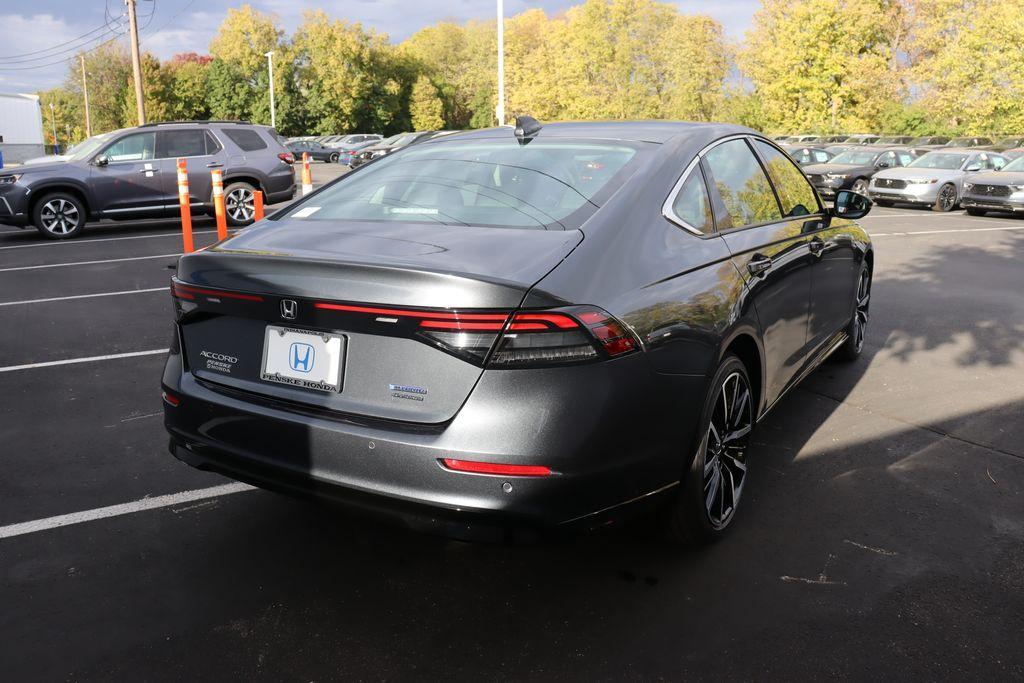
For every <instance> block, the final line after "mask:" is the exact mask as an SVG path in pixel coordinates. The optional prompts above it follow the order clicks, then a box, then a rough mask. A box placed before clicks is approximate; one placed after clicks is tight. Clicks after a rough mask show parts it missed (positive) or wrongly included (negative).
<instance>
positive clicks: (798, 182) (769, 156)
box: [754, 140, 818, 216]
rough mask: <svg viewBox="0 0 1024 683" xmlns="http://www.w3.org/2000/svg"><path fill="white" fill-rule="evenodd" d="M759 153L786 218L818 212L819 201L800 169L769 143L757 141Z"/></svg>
mask: <svg viewBox="0 0 1024 683" xmlns="http://www.w3.org/2000/svg"><path fill="white" fill-rule="evenodd" d="M754 144H756V145H757V149H758V151H759V152H760V153H761V156H762V157H764V161H765V166H767V167H768V176H769V177H770V178H771V179H772V183H773V184H774V185H775V191H776V192H777V193H778V195H779V201H780V202H781V203H782V211H783V215H784V216H806V215H808V214H812V213H817V212H818V200H817V198H816V197H815V196H814V189H813V188H812V187H811V184H810V183H809V182H808V181H807V176H805V175H804V174H803V173H802V172H801V171H800V169H798V168H797V167H796V166H794V165H793V164H792V162H790V160H789V159H787V158H786V155H785V154H783V153H782V152H780V151H779V150H777V149H775V148H774V147H772V146H771V145H769V144H768V143H767V142H761V141H760V140H757V141H756V142H755V143H754Z"/></svg>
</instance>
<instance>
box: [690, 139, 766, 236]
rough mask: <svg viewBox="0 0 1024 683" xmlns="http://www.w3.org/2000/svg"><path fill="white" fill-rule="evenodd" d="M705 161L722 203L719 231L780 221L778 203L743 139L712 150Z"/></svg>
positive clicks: (758, 164)
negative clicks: (723, 207) (723, 205)
mask: <svg viewBox="0 0 1024 683" xmlns="http://www.w3.org/2000/svg"><path fill="white" fill-rule="evenodd" d="M704 161H705V163H706V164H707V167H708V170H709V171H711V176H712V177H713V178H714V185H715V189H716V190H718V194H719V196H720V197H721V198H722V202H723V203H724V204H725V210H726V215H725V216H723V217H722V218H721V220H719V221H718V227H719V228H720V229H722V230H728V229H730V228H741V227H743V226H746V225H757V224H759V223H768V222H770V221H775V220H779V219H781V218H782V214H781V213H780V212H779V203H778V202H777V201H775V193H774V192H772V186H771V184H770V183H769V182H768V177H767V176H766V175H765V174H764V170H763V169H762V168H761V164H760V163H758V161H757V158H756V157H755V156H754V152H753V151H752V150H751V149H750V147H748V146H747V143H746V142H745V141H744V140H742V139H736V140H729V141H728V142H723V143H722V144H720V145H718V146H717V147H713V148H712V149H711V150H710V151H709V152H708V153H707V154H706V155H705V156H704Z"/></svg>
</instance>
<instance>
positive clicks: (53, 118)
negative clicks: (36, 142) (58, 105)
mask: <svg viewBox="0 0 1024 683" xmlns="http://www.w3.org/2000/svg"><path fill="white" fill-rule="evenodd" d="M50 126H51V127H52V128H53V153H54V154H56V153H57V117H56V116H54V114H53V102H50Z"/></svg>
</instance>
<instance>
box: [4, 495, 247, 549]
mask: <svg viewBox="0 0 1024 683" xmlns="http://www.w3.org/2000/svg"><path fill="white" fill-rule="evenodd" d="M253 490H255V488H254V487H252V486H249V485H248V484H242V483H235V484H224V485H222V486H212V487H210V488H208V489H193V490H191V491H182V492H181V493H171V494H168V495H166V496H155V497H153V498H143V499H141V500H136V501H132V502H131V503H121V504H120V505H108V506H107V507H102V508H95V509H93V510H83V511H82V512H72V513H70V514H67V515H57V516H56V517H46V518H45V519H36V520H33V521H31V522H21V523H19V524H10V525H8V526H3V527H0V538H11V537H12V536H22V535H24V534H34V533H36V532H37V531H47V530H48V529H56V528H58V527H62V526H68V525H71V524H81V523H82V522H92V521H95V520H97V519H106V518H107V517H119V516H121V515H128V514H131V513H133V512H142V511H143V510H154V509H156V508H163V507H169V506H171V505H180V504H182V503H191V502H192V501H195V500H205V499H207V498H217V497H219V496H229V495H231V494H233V493H242V492H244V491H253Z"/></svg>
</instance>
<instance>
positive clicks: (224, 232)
mask: <svg viewBox="0 0 1024 683" xmlns="http://www.w3.org/2000/svg"><path fill="white" fill-rule="evenodd" d="M210 178H211V179H212V180H213V213H214V215H215V216H216V217H217V239H219V240H225V239H227V238H228V215H227V212H226V211H225V210H224V174H223V173H222V172H221V170H220V169H219V168H215V169H213V170H212V171H210Z"/></svg>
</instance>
